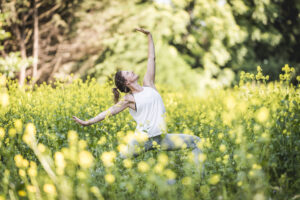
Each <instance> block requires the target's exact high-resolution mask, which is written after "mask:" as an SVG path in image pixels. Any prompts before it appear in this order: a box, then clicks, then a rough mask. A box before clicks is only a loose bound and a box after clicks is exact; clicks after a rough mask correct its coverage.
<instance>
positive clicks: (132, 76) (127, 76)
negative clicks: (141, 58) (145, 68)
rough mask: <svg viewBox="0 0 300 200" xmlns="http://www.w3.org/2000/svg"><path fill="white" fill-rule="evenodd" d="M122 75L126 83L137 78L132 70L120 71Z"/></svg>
mask: <svg viewBox="0 0 300 200" xmlns="http://www.w3.org/2000/svg"><path fill="white" fill-rule="evenodd" d="M122 76H123V77H124V78H125V80H126V82H127V84H130V83H133V82H134V81H136V80H138V79H139V76H138V75H137V74H135V73H133V71H122Z"/></svg>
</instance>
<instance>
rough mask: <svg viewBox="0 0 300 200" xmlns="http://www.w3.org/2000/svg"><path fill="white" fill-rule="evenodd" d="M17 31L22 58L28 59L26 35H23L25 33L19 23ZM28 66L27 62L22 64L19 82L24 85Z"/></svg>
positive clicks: (16, 27)
mask: <svg viewBox="0 0 300 200" xmlns="http://www.w3.org/2000/svg"><path fill="white" fill-rule="evenodd" d="M15 32H16V35H17V38H18V40H19V45H20V52H21V58H22V59H23V60H27V55H26V46H25V40H24V36H23V34H21V32H20V29H19V27H18V25H16V26H15ZM26 67H27V64H23V65H22V66H21V70H20V76H19V84H20V86H23V85H24V81H25V72H26Z"/></svg>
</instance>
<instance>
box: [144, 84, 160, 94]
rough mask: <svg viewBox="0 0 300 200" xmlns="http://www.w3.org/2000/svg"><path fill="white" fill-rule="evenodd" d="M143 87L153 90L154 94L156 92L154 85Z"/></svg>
mask: <svg viewBox="0 0 300 200" xmlns="http://www.w3.org/2000/svg"><path fill="white" fill-rule="evenodd" d="M143 87H144V88H149V89H154V90H155V91H156V92H158V91H157V89H156V87H155V85H147V86H145V85H144V86H143Z"/></svg>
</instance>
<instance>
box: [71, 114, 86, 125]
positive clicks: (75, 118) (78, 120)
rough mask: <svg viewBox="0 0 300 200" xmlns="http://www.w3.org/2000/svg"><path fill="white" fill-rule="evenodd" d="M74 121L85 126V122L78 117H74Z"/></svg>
mask: <svg viewBox="0 0 300 200" xmlns="http://www.w3.org/2000/svg"><path fill="white" fill-rule="evenodd" d="M73 119H74V120H75V121H76V122H77V123H79V124H81V125H85V124H84V121H82V120H81V119H79V118H77V117H75V116H73Z"/></svg>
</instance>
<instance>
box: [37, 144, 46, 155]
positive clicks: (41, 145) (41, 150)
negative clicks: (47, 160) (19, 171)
mask: <svg viewBox="0 0 300 200" xmlns="http://www.w3.org/2000/svg"><path fill="white" fill-rule="evenodd" d="M38 150H39V151H40V152H41V153H44V152H45V151H46V147H45V145H43V144H42V143H39V144H38Z"/></svg>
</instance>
